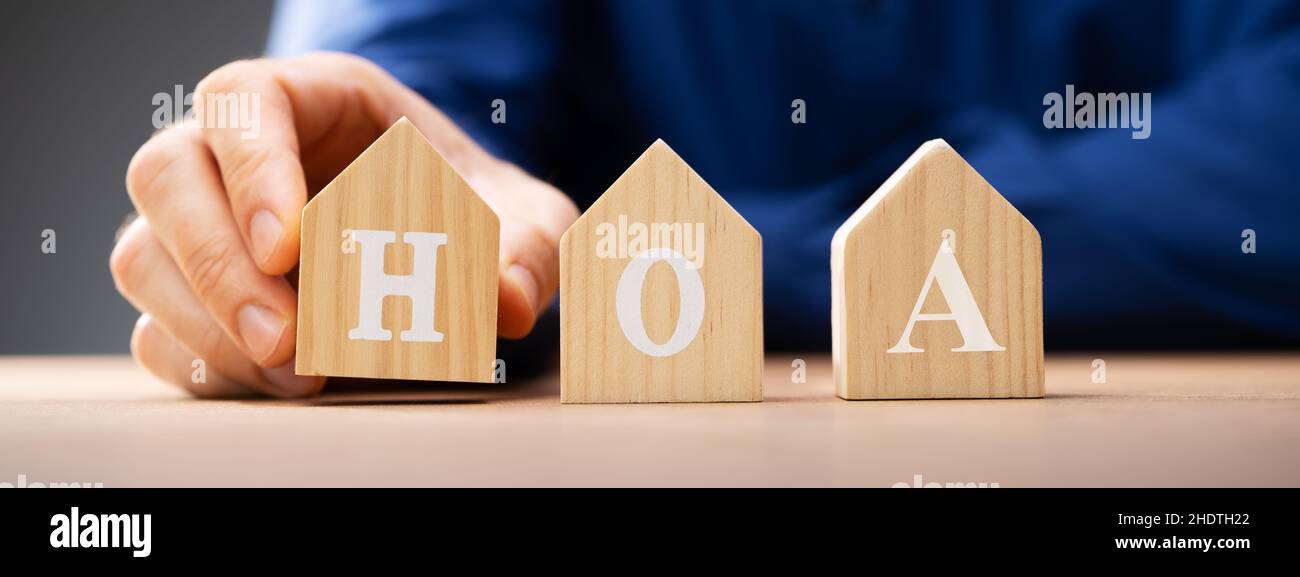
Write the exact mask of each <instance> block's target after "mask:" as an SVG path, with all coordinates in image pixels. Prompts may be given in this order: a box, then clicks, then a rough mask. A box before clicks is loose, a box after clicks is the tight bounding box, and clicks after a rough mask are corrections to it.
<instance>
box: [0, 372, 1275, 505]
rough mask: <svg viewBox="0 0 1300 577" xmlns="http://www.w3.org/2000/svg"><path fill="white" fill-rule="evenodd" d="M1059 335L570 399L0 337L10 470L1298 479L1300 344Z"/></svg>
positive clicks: (736, 478)
mask: <svg viewBox="0 0 1300 577" xmlns="http://www.w3.org/2000/svg"><path fill="white" fill-rule="evenodd" d="M1100 357H1101V358H1104V359H1105V360H1106V362H1107V377H1108V379H1107V380H1108V382H1107V383H1105V384H1093V383H1092V382H1091V380H1090V376H1091V374H1092V368H1091V366H1090V363H1091V361H1092V357H1091V356H1088V357H1082V356H1049V358H1048V360H1047V395H1048V397H1047V398H1046V399H1039V400H996V401H995V400H989V401H854V402H849V401H842V400H839V399H836V398H835V397H834V396H833V395H832V390H831V384H830V361H829V358H828V357H825V356H808V357H806V359H807V361H808V375H807V383H805V384H793V383H791V382H790V373H791V370H790V362H791V360H792V359H793V358H794V355H789V354H784V355H783V354H769V355H768V356H767V369H766V371H765V380H766V383H765V388H766V397H767V401H766V402H763V403H738V404H703V405H560V404H559V397H558V375H555V376H552V377H550V378H547V379H541V380H537V381H534V382H531V383H525V384H514V385H512V386H511V387H509V388H492V387H486V388H474V387H461V388H456V389H443V390H418V391H394V392H382V393H379V392H364V393H358V392H348V393H341V392H336V393H327V394H326V395H324V396H323V397H320V398H317V399H311V400H306V401H269V400H244V401H198V400H192V399H189V398H187V397H186V396H185V395H184V394H182V393H180V392H179V391H177V390H175V389H173V388H171V387H169V386H167V385H164V384H161V383H159V382H157V381H155V380H153V379H152V378H151V377H150V376H149V375H148V374H147V373H145V372H143V371H142V370H140V369H138V368H136V367H135V366H134V365H133V364H132V363H131V361H130V359H128V358H125V357H39V358H33V357H7V358H6V357H0V483H13V484H17V483H18V481H19V475H25V476H26V479H27V482H29V483H30V482H49V481H57V482H72V481H76V482H100V483H104V484H105V486H109V487H114V486H176V485H181V486H191V485H194V486H224V485H254V486H339V485H343V486H351V485H363V486H422V485H474V486H478V485H488V486H514V485H527V486H533V485H542V486H551V485H561V486H569V485H581V486H588V485H599V486H603V485H635V486H658V485H691V486H696V485H705V486H712V485H722V486H733V485H740V486H823V485H834V486H865V487H888V486H891V485H893V484H895V483H899V482H907V483H912V482H914V477H915V475H921V476H922V479H923V481H924V482H940V483H947V482H962V483H971V482H973V483H978V482H986V483H998V484H999V485H1000V486H1002V487H1023V486H1292V487H1294V486H1300V355H1296V354H1255V355H1173V356H1170V355H1143V356H1130V355H1100Z"/></svg>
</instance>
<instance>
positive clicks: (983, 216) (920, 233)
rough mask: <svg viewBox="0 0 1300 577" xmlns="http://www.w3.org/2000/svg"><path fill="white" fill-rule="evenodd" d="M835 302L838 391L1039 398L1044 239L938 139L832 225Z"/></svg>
mask: <svg viewBox="0 0 1300 577" xmlns="http://www.w3.org/2000/svg"><path fill="white" fill-rule="evenodd" d="M831 302H832V304H831V318H832V325H833V329H832V330H833V337H832V341H833V347H832V356H833V363H834V368H833V375H834V381H835V387H836V392H837V393H838V394H839V396H840V397H842V398H845V399H934V398H1006V397H1042V396H1043V254H1042V241H1041V240H1040V239H1039V236H1038V231H1037V230H1035V229H1034V226H1033V225H1032V224H1030V223H1029V221H1028V220H1026V219H1025V217H1024V216H1023V215H1021V214H1020V212H1019V211H1017V210H1016V209H1015V207H1013V206H1011V204H1010V203H1008V202H1007V200H1006V199H1005V198H1003V197H1002V195H1000V194H998V192H997V191H996V190H994V189H993V187H992V186H991V185H989V183H988V182H986V181H985V180H984V178H983V177H981V176H980V175H979V173H977V172H976V171H975V169H973V168H971V166H970V165H969V164H967V163H966V161H965V160H964V159H962V157H961V156H959V155H958V154H957V152H956V151H954V150H953V149H952V147H950V146H948V143H946V142H944V141H942V140H932V141H930V142H927V143H925V144H924V145H922V146H921V148H920V149H919V150H917V151H916V152H915V153H914V154H913V155H912V156H911V158H909V159H908V160H907V162H905V163H904V164H903V166H902V167H900V168H899V169H898V171H897V172H895V173H894V175H893V176H891V177H890V178H889V180H888V181H886V182H885V184H884V185H882V186H881V187H880V189H879V190H877V191H876V192H875V194H873V195H872V196H871V197H870V198H869V199H868V200H867V202H866V203H865V204H863V205H862V207H861V208H859V209H858V210H857V212H855V213H854V214H853V216H852V217H850V218H849V220H848V221H847V222H845V223H844V225H843V226H841V227H840V229H839V230H838V231H836V233H835V237H834V240H833V241H832V243H831Z"/></svg>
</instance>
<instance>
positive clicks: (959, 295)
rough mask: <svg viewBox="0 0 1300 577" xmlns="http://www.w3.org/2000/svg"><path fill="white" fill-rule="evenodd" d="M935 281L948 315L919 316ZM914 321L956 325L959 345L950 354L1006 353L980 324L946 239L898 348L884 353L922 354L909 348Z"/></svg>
mask: <svg viewBox="0 0 1300 577" xmlns="http://www.w3.org/2000/svg"><path fill="white" fill-rule="evenodd" d="M936 280H937V281H939V290H942V291H943V300H944V301H945V302H947V303H948V311H949V312H947V313H939V314H921V307H922V306H923V305H925V297H926V295H928V294H930V287H931V286H932V285H933V284H934V281H936ZM916 321H954V322H956V323H957V330H959V331H961V338H962V341H963V342H962V346H960V347H957V348H955V349H953V350H952V351H953V352H954V353H970V352H992V351H1005V350H1007V349H1006V348H1005V347H1003V346H1002V345H999V344H998V343H997V342H996V341H994V340H993V335H992V334H990V333H989V327H988V325H987V324H985V323H984V317H983V316H982V315H980V309H979V306H978V305H976V304H975V296H974V295H972V294H971V292H970V285H968V284H966V277H965V276H962V274H961V267H958V266H957V256H956V254H954V252H953V246H952V242H951V239H950V238H949V237H948V235H945V238H944V239H943V240H942V241H940V242H939V254H937V255H935V257H934V264H932V265H930V274H929V275H927V276H926V277H925V285H924V286H922V287H921V295H920V296H918V297H916V306H915V307H914V308H912V316H911V317H909V318H908V319H907V328H905V329H903V336H902V337H899V339H898V344H896V345H894V346H893V347H892V348H890V349H889V351H887V352H890V353H923V352H925V349H918V348H916V347H913V346H912V328H913V327H915V326H916Z"/></svg>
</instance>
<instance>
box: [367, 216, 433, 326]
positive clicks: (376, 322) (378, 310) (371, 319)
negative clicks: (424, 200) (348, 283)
mask: <svg viewBox="0 0 1300 577" xmlns="http://www.w3.org/2000/svg"><path fill="white" fill-rule="evenodd" d="M352 239H353V240H354V241H355V242H356V243H357V244H359V245H361V291H360V292H361V306H360V307H358V316H359V318H358V319H357V327H356V328H354V329H352V330H349V331H348V338H349V339H353V340H366V341H388V340H392V338H393V333H392V331H389V330H385V329H384V327H383V321H382V317H383V315H382V313H383V309H384V297H386V296H389V295H397V296H405V297H409V298H410V299H411V328H410V329H408V330H404V331H402V334H401V338H402V340H403V341H406V342H426V343H440V342H442V333H440V332H438V330H437V329H435V328H434V323H433V319H434V310H433V308H434V303H435V302H436V300H437V299H436V298H435V297H436V295H437V289H438V279H437V276H438V247H440V246H443V245H445V244H447V235H445V234H443V233H439V232H408V233H406V234H404V235H402V240H403V241H404V242H405V243H406V244H409V245H411V246H413V247H415V259H414V260H415V262H414V264H413V265H412V266H411V274H409V275H390V274H386V273H385V272H384V247H385V246H387V245H388V243H390V242H393V241H394V240H397V233H395V232H393V231H388V230H353V231H352Z"/></svg>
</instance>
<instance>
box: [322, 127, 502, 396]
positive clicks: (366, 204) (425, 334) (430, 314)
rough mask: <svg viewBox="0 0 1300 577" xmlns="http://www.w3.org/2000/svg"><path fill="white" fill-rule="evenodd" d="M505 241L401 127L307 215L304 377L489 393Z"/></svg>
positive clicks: (481, 208)
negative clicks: (485, 387)
mask: <svg viewBox="0 0 1300 577" xmlns="http://www.w3.org/2000/svg"><path fill="white" fill-rule="evenodd" d="M499 230H500V224H499V223H498V221H497V216H496V214H495V213H494V212H493V211H492V209H491V208H489V207H488V206H487V204H485V203H484V202H483V200H482V199H480V198H479V197H478V195H477V194H475V193H474V191H473V190H472V189H471V188H470V187H469V185H468V184H466V183H465V180H464V179H463V178H462V177H461V176H460V174H458V173H457V172H456V171H455V170H454V169H452V167H451V166H450V165H449V164H447V161H446V160H444V159H443V157H442V156H441V155H439V154H438V152H437V151H436V150H434V148H433V146H432V145H430V144H429V141H428V140H426V139H425V138H424V135H422V134H420V132H419V130H417V129H416V128H415V126H414V125H412V124H411V123H410V121H408V120H407V119H405V118H402V119H401V120H399V121H398V122H397V123H396V124H394V125H393V126H392V127H391V128H389V129H388V130H387V131H386V132H384V134H383V135H382V136H380V137H379V139H378V140H376V141H375V142H374V143H373V144H372V145H370V147H369V148H367V149H366V150H365V152H363V153H361V156H359V157H358V158H357V159H356V160H354V161H353V162H352V164H351V165H349V166H348V167H347V168H346V169H345V170H344V171H343V172H342V173H341V174H339V175H338V177H336V178H335V179H334V180H333V181H332V182H331V183H330V184H329V185H328V186H326V187H325V188H324V189H322V190H321V191H320V193H319V194H317V195H316V196H315V197H314V198H312V199H311V201H310V202H308V203H307V206H306V207H305V208H304V209H303V211H302V261H301V264H300V269H299V281H298V282H299V284H298V351H297V355H298V356H297V372H298V374H302V375H327V376H343V377H368V378H385V379H416V380H437V381H473V382H490V381H491V380H492V371H493V363H494V361H495V356H496V327H497V318H496V317H497V282H498V276H497V275H498V268H497V255H498V252H497V250H498V246H497V245H498V242H499V236H500V233H499Z"/></svg>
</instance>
